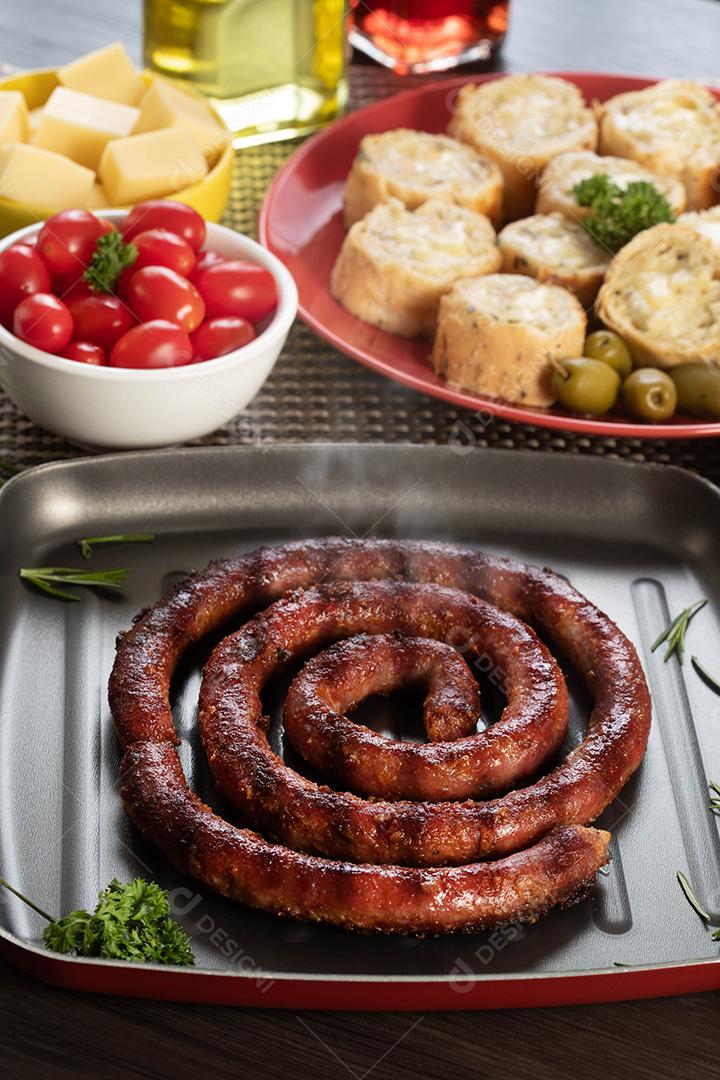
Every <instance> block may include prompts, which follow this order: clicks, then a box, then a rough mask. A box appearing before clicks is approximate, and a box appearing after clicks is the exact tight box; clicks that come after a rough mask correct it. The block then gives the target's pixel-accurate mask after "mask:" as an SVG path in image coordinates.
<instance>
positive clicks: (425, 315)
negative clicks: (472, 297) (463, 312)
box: [330, 199, 501, 337]
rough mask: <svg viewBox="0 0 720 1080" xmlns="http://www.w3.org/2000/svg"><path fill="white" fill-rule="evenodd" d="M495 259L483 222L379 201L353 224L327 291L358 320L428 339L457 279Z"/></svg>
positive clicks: (437, 205)
mask: <svg viewBox="0 0 720 1080" xmlns="http://www.w3.org/2000/svg"><path fill="white" fill-rule="evenodd" d="M500 261H501V256H500V251H499V249H498V246H497V238H496V236H495V230H494V229H493V227H492V224H491V223H490V221H489V219H488V218H486V217H485V216H484V215H482V214H476V213H475V212H474V211H473V210H466V209H465V208H464V207H462V206H455V205H454V204H453V203H447V202H444V201H443V200H441V199H433V200H431V201H430V202H426V203H423V205H422V206H420V207H419V208H418V209H417V210H407V209H406V208H405V207H404V206H403V204H402V203H401V202H399V201H398V200H397V199H392V200H391V201H390V202H386V203H380V204H379V205H378V206H376V207H375V209H374V210H371V211H370V213H369V214H366V216H365V217H364V218H363V219H362V220H361V221H358V222H356V224H355V225H353V226H352V228H351V229H350V231H349V233H348V234H347V236H346V237H345V241H344V243H343V246H342V248H341V250H340V254H339V255H338V258H337V261H336V263H335V266H334V268H333V272H332V277H331V281H330V291H331V292H332V295H333V296H334V297H335V299H336V300H338V301H339V303H341V304H342V306H343V307H344V308H345V309H346V310H347V311H349V312H351V313H352V314H353V315H357V317H358V318H359V319H363V320H364V321H365V322H369V323H372V324H373V325H374V326H379V327H381V329H383V330H388V331H389V332H390V333H393V334H401V335H402V336H403V337H416V336H419V335H423V334H428V335H429V334H433V333H434V331H435V325H436V322H437V311H438V304H439V303H440V297H441V296H442V295H443V294H444V293H446V292H447V291H448V289H450V288H451V287H452V285H453V283H454V282H455V281H457V279H458V278H459V277H466V276H469V275H475V274H491V273H494V271H496V270H497V269H498V268H499V266H500Z"/></svg>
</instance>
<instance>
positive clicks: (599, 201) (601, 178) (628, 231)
mask: <svg viewBox="0 0 720 1080" xmlns="http://www.w3.org/2000/svg"><path fill="white" fill-rule="evenodd" d="M573 195H574V196H575V198H576V199H577V201H578V203H579V204H580V206H585V207H588V208H589V209H590V210H591V213H590V214H588V215H587V217H586V218H584V220H583V225H584V227H585V229H586V230H587V232H589V233H590V236H592V238H593V240H595V241H596V242H597V243H598V244H600V245H601V246H602V247H604V248H605V249H606V250H607V251H611V252H616V251H619V250H620V248H621V247H624V246H625V244H627V243H629V242H630V240H632V238H633V236H637V234H638V233H639V232H642V231H643V229H649V228H650V227H651V226H652V225H657V224H659V223H660V222H662V221H674V220H675V216H674V214H673V212H672V207H671V206H670V203H669V202H668V201H667V199H666V198H665V196H664V195H663V193H662V192H661V191H658V189H657V188H656V187H655V185H654V184H652V183H650V182H649V181H648V180H632V181H631V182H630V183H629V184H628V185H627V187H624V188H622V187H620V186H619V185H618V184H616V183H615V182H614V181H613V180H611V179H610V177H609V176H608V175H607V173H597V174H596V175H595V176H588V177H586V178H585V179H584V180H580V182H579V183H577V184H575V186H574V188H573Z"/></svg>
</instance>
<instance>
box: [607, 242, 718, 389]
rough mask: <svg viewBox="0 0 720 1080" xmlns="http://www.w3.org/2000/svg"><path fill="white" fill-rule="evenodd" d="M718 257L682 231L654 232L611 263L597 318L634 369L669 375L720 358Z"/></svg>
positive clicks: (711, 249) (707, 243)
mask: <svg viewBox="0 0 720 1080" xmlns="http://www.w3.org/2000/svg"><path fill="white" fill-rule="evenodd" d="M718 269H719V264H718V253H717V249H716V248H714V247H713V245H712V243H711V242H710V240H708V239H707V238H706V237H704V236H702V235H699V234H698V233H697V232H696V231H695V229H693V228H689V227H688V226H687V225H679V224H677V223H676V224H674V225H655V226H653V228H652V229H646V230H645V231H644V232H641V233H638V235H637V236H636V237H635V238H634V239H633V240H631V241H630V243H629V244H626V245H625V247H624V248H622V249H621V251H619V252H618V254H617V255H616V256H615V258H614V259H613V261H612V262H611V263H610V266H609V268H608V272H607V274H606V277H605V283H604V285H603V286H602V288H601V289H600V292H599V294H598V299H597V313H598V315H599V317H600V318H601V319H602V321H603V322H604V323H605V325H606V326H609V327H610V328H611V329H612V330H615V331H617V333H618V334H620V335H621V337H623V338H624V339H625V340H626V342H627V343H628V346H629V347H630V350H631V351H632V354H633V358H634V360H635V363H636V364H639V365H641V366H645V367H648V366H650V367H659V368H671V367H675V366H676V365H678V364H689V363H694V362H697V361H703V360H712V359H717V358H718V357H720V280H718V278H717V277H716V275H717V273H718Z"/></svg>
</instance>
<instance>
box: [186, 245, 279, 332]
mask: <svg viewBox="0 0 720 1080" xmlns="http://www.w3.org/2000/svg"><path fill="white" fill-rule="evenodd" d="M197 287H198V291H199V293H200V295H201V296H202V298H203V300H204V301H205V307H206V308H207V313H208V315H209V316H210V317H211V318H213V317H214V316H216V315H217V316H223V315H239V316H240V317H241V318H243V319H247V321H248V322H251V323H257V322H259V321H260V320H261V319H264V318H265V316H266V315H269V314H270V312H271V311H274V310H275V308H276V307H277V302H278V293H277V286H276V284H275V278H274V277H273V276H272V274H271V273H270V271H269V270H266V269H265V268H264V267H263V266H258V265H257V263H251V262H243V261H241V260H240V259H233V260H231V261H229V262H223V263H218V264H217V265H216V266H210V267H209V268H208V269H207V270H203V272H202V274H200V275H199V276H198V278H197Z"/></svg>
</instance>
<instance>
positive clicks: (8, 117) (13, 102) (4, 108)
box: [0, 90, 30, 143]
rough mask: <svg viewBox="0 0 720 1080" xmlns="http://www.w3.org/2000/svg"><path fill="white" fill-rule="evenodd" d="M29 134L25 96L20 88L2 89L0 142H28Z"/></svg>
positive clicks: (0, 100) (0, 92)
mask: <svg viewBox="0 0 720 1080" xmlns="http://www.w3.org/2000/svg"><path fill="white" fill-rule="evenodd" d="M29 135H30V123H29V119H28V109H27V105H26V104H25V98H24V97H23V95H22V94H21V93H20V91H19V90H2V91H0V143H7V142H26V141H27V139H28V136H29Z"/></svg>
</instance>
